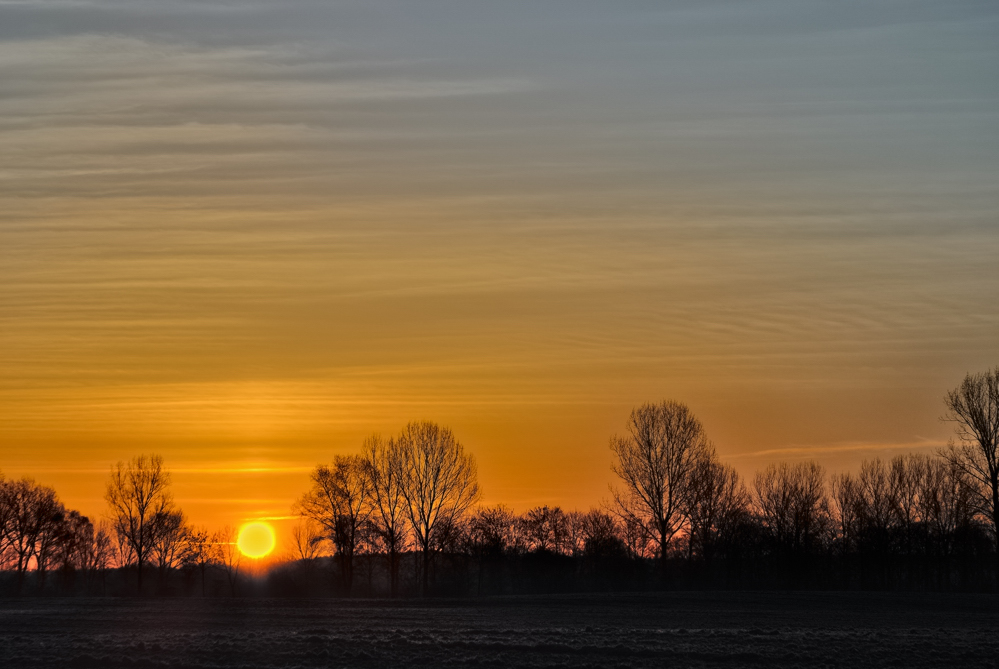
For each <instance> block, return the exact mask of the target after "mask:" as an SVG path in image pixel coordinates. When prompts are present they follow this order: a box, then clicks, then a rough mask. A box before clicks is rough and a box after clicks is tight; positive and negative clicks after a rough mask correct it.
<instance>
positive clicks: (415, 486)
mask: <svg viewBox="0 0 999 669" xmlns="http://www.w3.org/2000/svg"><path fill="white" fill-rule="evenodd" d="M396 444H397V447H398V449H399V459H398V466H399V474H400V476H399V479H400V481H401V483H402V486H401V491H402V496H403V498H404V499H405V500H406V513H407V516H408V518H409V522H410V527H411V528H412V531H413V536H414V537H415V539H416V542H417V544H418V545H419V548H420V551H421V553H422V557H423V564H422V567H423V570H422V593H423V595H424V596H426V595H427V594H428V592H429V588H430V560H431V555H432V552H433V551H434V549H435V548H436V547H437V545H438V542H439V539H440V537H439V535H440V534H441V533H442V532H443V531H444V530H447V529H450V528H452V527H453V526H454V525H455V524H456V523H457V521H458V520H459V519H460V518H461V516H462V515H463V514H464V513H465V512H466V511H467V510H468V509H469V508H470V507H471V506H472V504H474V503H475V501H476V500H477V499H478V497H479V484H478V482H477V471H476V467H475V458H473V457H472V455H471V454H469V453H466V452H465V449H464V447H463V446H462V445H461V443H459V442H458V440H457V439H455V437H454V434H453V433H452V432H451V430H449V429H448V428H446V427H440V426H439V425H437V424H435V423H431V422H428V421H423V422H415V423H410V424H408V425H407V426H406V427H405V428H403V430H402V433H401V434H400V435H399V438H398V439H397V440H396Z"/></svg>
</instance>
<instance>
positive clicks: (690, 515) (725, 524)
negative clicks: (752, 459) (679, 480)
mask: <svg viewBox="0 0 999 669" xmlns="http://www.w3.org/2000/svg"><path fill="white" fill-rule="evenodd" d="M748 506H749V494H748V493H747V492H746V486H745V485H743V483H742V480H741V479H740V478H739V473H738V472H737V471H735V469H734V468H733V467H730V466H729V465H725V464H722V463H721V462H719V461H718V458H717V456H716V455H715V453H714V450H713V449H711V450H710V451H709V452H707V453H706V454H705V456H704V457H701V458H699V459H698V461H697V464H696V465H695V467H694V468H693V470H692V471H691V478H690V491H689V494H688V495H687V497H686V503H685V507H684V514H685V515H686V516H687V519H688V522H689V527H688V533H687V535H688V536H687V539H688V551H689V555H690V557H694V556H697V557H700V558H702V559H704V560H710V559H711V558H712V555H713V553H714V548H715V546H716V544H717V543H718V541H719V539H721V538H722V536H723V535H724V534H725V533H726V532H729V531H730V530H731V528H732V527H733V525H734V523H735V522H736V521H737V520H738V519H739V517H740V516H741V515H743V514H745V513H746V509H747V507H748Z"/></svg>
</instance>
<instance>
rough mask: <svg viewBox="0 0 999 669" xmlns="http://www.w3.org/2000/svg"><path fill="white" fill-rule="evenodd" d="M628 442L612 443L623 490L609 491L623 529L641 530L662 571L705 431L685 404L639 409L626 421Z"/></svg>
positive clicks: (700, 455)
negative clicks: (633, 527)
mask: <svg viewBox="0 0 999 669" xmlns="http://www.w3.org/2000/svg"><path fill="white" fill-rule="evenodd" d="M628 432H629V433H630V434H629V435H628V436H627V437H615V438H613V439H612V440H611V450H613V451H614V454H615V455H616V456H617V463H616V464H615V465H614V466H613V471H614V473H615V474H617V475H618V477H620V478H621V480H622V481H623V482H624V484H625V488H624V490H623V491H617V490H615V491H614V498H615V502H616V504H617V508H618V510H619V512H620V513H621V515H622V518H623V519H624V520H625V522H626V524H627V523H628V522H629V521H630V522H631V523H633V524H635V525H638V526H640V527H641V528H642V529H644V531H645V534H646V536H648V537H650V538H651V539H652V541H653V544H654V550H655V553H656V555H657V556H658V557H659V558H660V561H661V564H662V566H663V568H664V569H665V565H666V559H667V557H668V554H669V547H670V542H671V541H672V540H673V537H674V536H676V534H677V533H678V532H679V531H680V530H681V529H682V527H683V525H684V522H685V520H686V517H685V515H684V509H685V506H686V503H687V497H688V495H689V493H690V485H691V474H692V472H693V471H694V468H695V467H696V465H697V462H698V461H699V460H700V459H701V458H704V457H706V453H707V452H708V450H709V446H708V440H707V436H706V434H705V432H704V427H703V426H702V425H701V422H700V421H699V420H697V418H696V417H695V416H694V414H693V413H692V412H691V411H690V409H688V408H687V406H686V405H685V404H681V403H680V402H675V401H673V400H669V401H664V402H660V403H659V404H643V405H642V406H640V407H638V408H637V409H634V410H633V411H632V412H631V416H630V417H629V419H628Z"/></svg>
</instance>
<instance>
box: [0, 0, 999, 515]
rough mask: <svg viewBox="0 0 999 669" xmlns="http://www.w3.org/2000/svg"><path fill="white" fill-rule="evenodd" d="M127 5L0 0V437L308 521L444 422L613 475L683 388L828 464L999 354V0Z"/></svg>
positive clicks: (532, 470)
mask: <svg viewBox="0 0 999 669" xmlns="http://www.w3.org/2000/svg"><path fill="white" fill-rule="evenodd" d="M105 4H106V6H105ZM134 4H135V3H133V4H132V5H128V4H119V3H116V2H108V3H104V4H102V3H97V4H95V5H93V7H91V6H89V5H88V6H86V7H83V6H81V7H77V8H75V9H74V8H72V7H70V6H68V5H67V6H66V7H63V8H61V9H60V8H56V9H55V10H52V11H51V12H50V14H46V15H45V16H46V17H48V18H46V19H45V20H44V21H43V20H42V18H44V17H42V18H39V17H41V15H40V14H37V15H36V14H35V13H33V12H38V11H41V10H39V9H38V8H37V7H35V6H34V5H31V4H26V5H24V6H23V7H22V6H18V7H17V8H13V9H3V8H0V12H5V11H6V12H9V16H8V17H7V20H0V25H3V26H4V27H3V29H2V30H0V80H2V81H4V82H7V83H5V95H4V96H3V97H2V98H0V119H2V121H0V471H2V472H4V474H5V475H7V476H21V475H31V476H34V477H35V478H36V479H37V480H39V481H40V482H43V483H46V484H51V485H54V486H55V487H56V488H57V490H58V492H59V493H60V495H61V497H62V498H63V499H64V500H65V501H66V502H67V503H68V504H70V505H72V506H74V507H77V508H80V509H81V510H82V511H84V512H85V513H88V514H91V515H99V514H101V513H102V512H103V502H102V500H101V495H102V492H103V482H104V479H105V478H106V475H107V471H108V468H109V467H110V465H111V464H112V463H113V462H115V461H116V460H119V459H127V458H129V457H131V456H132V455H135V454H138V453H149V452H156V453H159V454H161V455H163V456H164V458H165V460H166V463H167V465H168V467H169V468H170V469H171V470H172V471H173V473H174V492H175V495H176V498H177V501H178V502H179V503H180V504H181V506H182V507H183V508H184V509H185V510H186V511H187V513H188V515H189V516H190V518H191V520H192V521H193V522H195V523H196V524H207V525H211V526H219V525H223V524H238V523H239V522H242V521H244V520H247V519H251V518H280V517H285V516H287V515H288V514H289V512H290V507H291V504H292V502H293V501H294V500H295V498H296V497H297V496H298V495H299V494H301V492H302V491H304V489H305V488H306V487H307V484H308V472H309V470H310V469H311V467H313V466H314V465H315V464H316V463H317V462H321V461H328V460H329V459H330V458H331V457H332V456H333V454H335V453H342V452H348V451H353V450H356V449H357V448H358V447H359V445H360V443H361V440H362V439H363V438H364V437H365V436H366V435H368V434H370V433H372V432H380V433H382V434H386V435H388V434H392V433H394V432H397V431H398V430H399V429H400V428H401V427H402V426H403V425H404V424H405V423H406V422H407V421H409V420H415V419H431V420H435V421H438V422H440V423H443V424H446V425H449V426H451V427H452V428H453V429H454V430H455V432H456V434H457V435H458V437H459V439H461V440H462V442H463V443H464V444H465V445H466V446H467V447H468V448H469V449H470V450H471V451H472V452H473V453H474V454H475V456H476V458H477V459H478V462H479V471H480V480H481V483H482V487H483V489H484V493H485V501H486V502H489V503H493V502H505V503H507V504H510V505H511V506H513V507H514V508H515V509H517V510H524V509H526V508H528V507H529V506H531V505H534V504H541V503H548V504H553V503H554V504H561V505H563V506H566V507H578V508H583V507H588V506H590V505H595V504H599V503H600V502H601V500H602V499H605V498H606V497H607V496H608V490H607V486H608V484H609V483H610V482H611V480H612V475H611V473H610V464H611V453H610V450H609V449H608V440H609V438H610V436H611V435H612V434H614V433H615V432H620V431H622V430H623V429H624V426H625V421H626V419H627V415H628V412H629V410H630V408H631V407H633V406H635V405H637V404H639V403H641V402H645V401H658V400H661V399H666V398H674V399H679V400H682V401H685V402H687V403H688V404H689V405H690V406H691V408H692V409H693V410H694V412H695V413H696V414H697V415H698V416H700V417H701V418H702V420H703V421H704V423H705V425H706V427H707V429H708V432H709V435H710V436H711V437H712V438H713V440H714V441H715V443H716V444H717V447H718V451H719V453H720V454H721V455H722V457H723V458H724V459H726V460H728V461H730V462H732V463H733V464H735V465H736V466H737V467H738V468H739V469H740V471H742V472H743V473H744V474H746V475H750V476H751V474H752V472H753V471H754V470H755V469H756V468H757V467H759V466H761V465H763V464H765V463H767V462H769V461H772V460H776V459H781V458H802V457H813V458H816V459H818V460H819V461H820V462H822V463H824V464H825V465H827V467H828V468H829V469H830V470H834V471H835V470H840V469H843V468H846V467H852V466H855V465H856V464H858V463H859V462H860V460H861V459H863V458H865V457H871V456H873V455H891V454H895V453H898V452H903V451H906V450H916V449H922V450H931V449H934V448H937V447H939V446H940V445H942V444H943V443H945V442H946V440H947V438H948V437H949V435H950V433H951V430H950V427H949V426H948V425H946V424H942V423H941V422H940V421H939V416H940V415H941V413H942V402H941V399H942V396H943V394H944V392H945V391H946V390H947V389H949V388H951V387H954V386H956V385H957V384H958V383H959V382H960V380H961V378H963V376H964V374H965V373H967V372H971V371H981V370H984V369H986V368H988V367H991V366H993V365H995V364H997V362H999V355H997V354H999V346H997V344H999V337H997V335H996V333H997V331H999V330H997V325H999V309H997V308H996V305H997V304H999V265H997V264H996V262H995V258H996V257H997V251H999V226H997V224H996V218H995V213H996V211H999V188H997V186H996V184H999V162H997V160H996V156H997V155H999V146H997V141H999V140H997V135H996V133H995V127H996V121H997V120H999V112H997V111H996V110H997V109H999V104H996V103H997V102H999V100H996V89H995V87H994V86H993V85H992V84H993V82H994V81H995V75H996V69H997V63H999V50H997V47H996V43H995V42H994V39H992V38H994V28H995V27H996V26H997V25H999V20H997V16H996V14H995V12H993V11H990V10H988V9H987V8H982V7H980V6H978V5H972V4H968V5H965V4H964V3H954V4H953V5H952V6H949V7H947V8H941V7H939V6H933V5H929V4H928V5H927V6H926V12H927V14H926V16H924V20H923V21H921V22H899V23H895V22H893V21H892V20H890V19H886V18H884V16H883V15H881V14H879V13H878V12H877V11H874V10H872V9H871V7H873V6H879V5H878V3H876V2H875V3H860V4H858V5H857V6H856V7H854V8H853V11H852V13H851V11H850V10H849V8H847V9H846V10H843V8H840V10H837V12H838V13H830V12H829V11H828V8H826V7H825V5H824V4H823V3H808V2H804V3H802V2H795V3H788V4H787V5H786V6H783V7H779V6H776V5H775V6H774V7H771V6H770V5H765V4H762V3H746V4H745V5H740V7H739V8H736V7H727V8H721V7H717V8H704V9H699V8H697V7H696V6H685V5H684V6H682V7H681V6H678V7H676V8H674V10H671V11H662V12H660V11H656V10H652V9H650V8H649V7H648V6H647V5H646V4H644V3H634V4H632V3H605V4H601V3H592V4H587V5H586V6H585V7H583V8H579V7H575V6H573V8H572V11H571V12H568V13H566V12H563V11H559V9H558V8H559V7H561V9H562V10H567V9H568V8H567V7H562V6H561V5H560V3H558V2H555V3H551V5H550V6H549V5H544V3H541V5H538V4H537V3H527V4H525V5H523V6H521V5H519V4H518V5H517V7H518V11H517V12H511V13H509V14H504V13H500V12H495V10H493V9H490V8H488V7H484V6H483V7H479V6H475V7H468V6H464V5H462V6H452V5H448V6H447V8H446V11H445V9H444V8H443V5H442V6H441V7H437V6H436V5H434V7H435V9H434V11H428V12H427V13H426V14H423V13H414V14H409V13H407V12H408V11H409V10H408V9H406V6H404V5H401V4H399V3H392V2H381V0H378V1H372V2H370V3H364V5H363V6H353V5H350V4H349V3H345V4H343V5H336V6H333V5H331V6H330V7H325V6H323V7H319V6H312V5H308V4H307V3H301V7H300V8H299V9H300V10H301V11H300V12H298V13H295V12H290V13H288V14H287V16H285V15H284V13H283V12H284V10H283V5H282V7H278V6H277V5H273V6H272V5H270V4H268V3H267V2H264V3H258V4H256V5H254V6H253V7H247V8H237V7H235V6H234V7H228V6H227V9H226V10H225V11H226V12H229V13H225V12H222V13H214V14H213V13H211V12H210V11H208V9H205V8H202V7H200V6H199V7H194V6H189V5H188V4H187V3H179V2H177V3H172V2H164V3H161V4H160V5H157V7H156V8H153V9H150V8H145V9H143V10H142V11H146V12H153V14H154V15H153V16H151V17H150V16H148V15H146V14H142V15H141V17H140V18H136V17H138V16H139V14H133V12H137V11H139V10H137V9H135V7H134ZM208 4H209V3H206V6H207V5H208ZM780 4H781V3H777V5H780ZM174 5H176V6H174ZM542 5H544V6H542ZM861 5H863V8H862V7H861ZM168 10H169V11H168ZM381 10H384V11H381ZM72 12H77V13H78V14H79V15H77V14H73V13H72ZM88 12H92V13H93V14H92V15H91V14H88ZM156 12H162V15H160V14H156ZM199 12H203V13H199ZM435 12H440V14H439V15H438V14H435ZM769 12H775V13H773V14H771V13H769ZM775 16H779V17H781V21H779V22H774V21H773V19H774V18H775ZM885 16H887V15H885ZM53 17H55V18H53ZM60 17H61V18H60ZM435 17H436V18H435ZM442 17H446V20H438V19H441V18H442ZM50 19H51V20H50ZM56 19H59V20H56ZM140 19H141V20H140ZM761 26H766V27H761Z"/></svg>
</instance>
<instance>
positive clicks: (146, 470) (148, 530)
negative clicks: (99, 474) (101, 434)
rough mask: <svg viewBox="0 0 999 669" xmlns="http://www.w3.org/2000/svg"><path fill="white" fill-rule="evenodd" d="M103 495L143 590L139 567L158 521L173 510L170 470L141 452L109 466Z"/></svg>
mask: <svg viewBox="0 0 999 669" xmlns="http://www.w3.org/2000/svg"><path fill="white" fill-rule="evenodd" d="M104 499H105V500H106V501H107V503H108V506H109V507H110V516H111V521H112V522H113V523H114V528H115V532H116V533H117V534H118V537H119V539H120V541H121V543H122V544H124V545H126V546H127V547H128V549H129V553H130V554H131V556H133V557H134V558H135V563H136V566H137V567H138V574H139V576H138V588H139V594H142V571H143V568H144V567H145V565H146V562H147V561H148V560H149V557H150V552H151V551H152V550H153V546H154V544H155V542H156V537H157V535H158V533H159V523H160V522H161V521H162V519H163V518H166V517H167V516H168V514H170V513H171V512H173V499H172V497H171V496H170V474H169V473H168V472H167V471H166V470H165V469H163V458H161V457H160V456H158V455H148V456H147V455H140V456H138V457H135V458H132V459H131V460H130V461H129V462H128V463H125V462H118V463H117V464H116V465H115V466H114V467H112V468H111V475H110V477H109V478H108V483H107V490H106V492H105V494H104Z"/></svg>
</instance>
